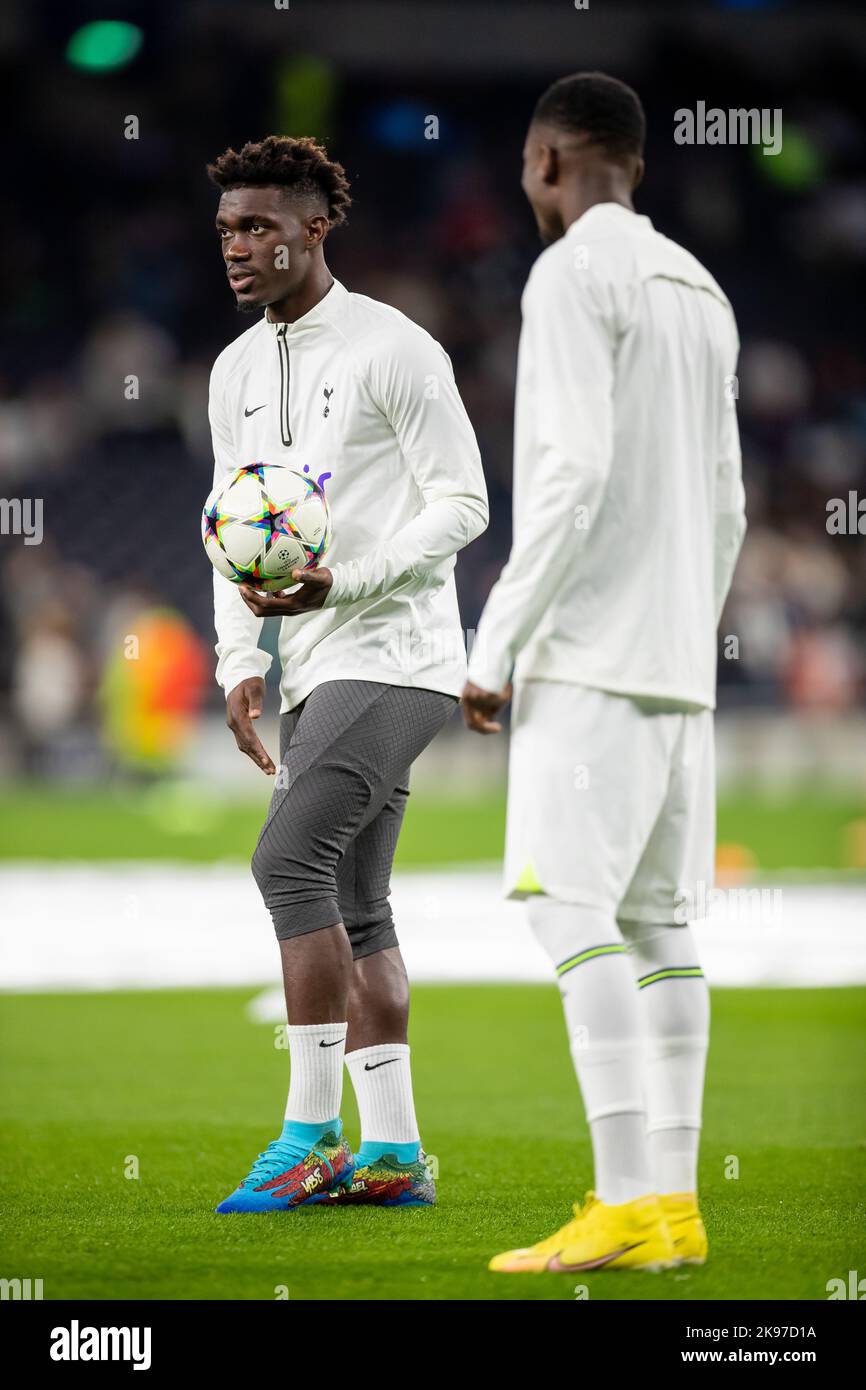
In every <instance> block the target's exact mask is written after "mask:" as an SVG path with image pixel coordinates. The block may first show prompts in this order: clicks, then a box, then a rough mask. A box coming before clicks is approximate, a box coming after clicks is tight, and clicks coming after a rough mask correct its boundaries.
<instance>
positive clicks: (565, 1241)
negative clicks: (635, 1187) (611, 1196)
mask: <svg viewBox="0 0 866 1390" xmlns="http://www.w3.org/2000/svg"><path fill="white" fill-rule="evenodd" d="M676 1263H677V1261H676V1257H675V1254H674V1243H673V1240H672V1238H671V1233H670V1231H669V1230H668V1225H667V1222H666V1221H665V1217H664V1213H663V1211H662V1208H661V1206H660V1204H659V1199H658V1197H657V1196H656V1195H655V1193H649V1194H648V1195H647V1196H646V1197H638V1198H636V1199H635V1200H634V1201H633V1202H623V1203H621V1204H620V1205H619V1206H608V1205H607V1203H605V1202H600V1201H599V1200H598V1198H597V1197H596V1195H595V1193H594V1192H587V1194H586V1201H585V1202H584V1205H583V1206H581V1205H580V1203H579V1202H575V1204H574V1220H573V1221H569V1222H568V1224H567V1225H565V1226H563V1228H562V1230H561V1231H557V1232H556V1235H553V1236H548V1238H547V1240H541V1241H539V1242H538V1244H537V1245H530V1246H529V1247H528V1248H526V1249H523V1250H507V1251H505V1253H504V1254H502V1255H494V1257H493V1259H492V1260H491V1261H490V1264H489V1266H488V1268H489V1269H492V1270H494V1271H495V1272H496V1273H499V1274H523V1273H529V1274H540V1273H541V1272H542V1271H543V1270H554V1271H558V1272H560V1273H565V1274H575V1273H577V1272H578V1271H580V1270H587V1271H589V1270H593V1269H645V1270H651V1271H656V1270H660V1269H670V1268H671V1267H672V1266H673V1265H675V1264H676Z"/></svg>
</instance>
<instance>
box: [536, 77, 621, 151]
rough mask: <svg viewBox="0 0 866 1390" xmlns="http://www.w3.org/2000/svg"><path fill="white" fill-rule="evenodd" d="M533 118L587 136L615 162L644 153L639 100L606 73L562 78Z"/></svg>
mask: <svg viewBox="0 0 866 1390" xmlns="http://www.w3.org/2000/svg"><path fill="white" fill-rule="evenodd" d="M532 119H533V121H539V122H541V123H542V124H544V125H552V126H556V127H557V128H558V129H560V130H567V131H570V132H571V133H573V134H578V133H580V134H587V135H589V136H590V138H591V140H592V143H593V144H596V145H599V146H600V147H601V148H602V149H603V150H604V151H605V153H606V154H608V155H609V156H610V157H611V158H612V159H622V158H624V157H625V156H627V155H638V156H639V155H642V154H643V147H644V140H645V138H646V116H645V115H644V109H643V107H642V105H641V101H640V97H639V96H638V94H637V92H634V91H632V89H631V87H629V86H627V85H626V83H625V82H620V81H619V79H618V78H616V77H608V76H607V74H606V73H604V72H576V73H573V74H572V76H571V77H561V78H560V79H559V81H558V82H554V83H553V85H552V86H550V87H548V89H547V91H546V92H545V93H544V94H543V96H541V97H540V98H539V100H538V104H537V105H536V108H535V111H534V112H533V116H532Z"/></svg>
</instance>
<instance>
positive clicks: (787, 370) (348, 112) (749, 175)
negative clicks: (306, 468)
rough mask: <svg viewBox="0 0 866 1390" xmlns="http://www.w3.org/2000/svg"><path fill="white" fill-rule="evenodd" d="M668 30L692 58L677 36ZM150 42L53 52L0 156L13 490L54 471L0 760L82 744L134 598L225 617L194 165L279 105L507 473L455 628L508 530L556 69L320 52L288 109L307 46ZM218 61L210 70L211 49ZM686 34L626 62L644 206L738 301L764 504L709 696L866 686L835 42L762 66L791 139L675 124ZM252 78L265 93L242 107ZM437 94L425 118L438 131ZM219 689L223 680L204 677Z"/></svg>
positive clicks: (21, 578)
mask: <svg viewBox="0 0 866 1390" xmlns="http://www.w3.org/2000/svg"><path fill="white" fill-rule="evenodd" d="M674 58H675V59H676V61H677V62H679V64H680V65H681V68H682V70H683V71H686V70H687V67H688V62H689V53H688V50H687V49H683V50H678V51H677V52H676V53H675V54H674ZM148 61H149V62H150V63H151V64H156V65H157V66H159V64H163V65H164V66H166V71H165V72H163V73H162V77H163V78H164V79H165V80H160V81H158V82H154V76H155V74H154V72H153V71H150V72H148V71H146V70H145V72H144V73H143V74H142V75H140V76H136V74H135V71H134V70H133V71H132V72H131V73H130V74H129V75H128V76H127V79H126V80H127V82H128V90H125V89H124V79H123V78H122V77H120V76H118V77H115V78H113V79H111V80H110V81H109V82H108V83H107V84H104V85H103V86H102V87H101V88H99V90H98V91H94V90H90V89H88V90H86V91H85V90H83V85H82V84H84V83H86V81H87V79H86V78H82V77H80V76H79V75H74V74H69V73H67V72H64V70H63V66H62V55H60V54H58V55H57V57H56V62H55V64H54V65H53V66H52V64H51V63H48V64H44V65H42V66H41V67H40V68H39V69H38V70H33V71H32V72H31V73H29V75H28V72H27V70H26V69H25V71H24V72H23V73H21V74H20V75H19V82H20V84H21V91H22V100H23V101H24V102H25V104H26V108H27V111H28V113H29V115H28V120H29V123H30V125H31V128H33V129H38V130H41V131H42V132H43V141H44V148H43V150H42V151H41V154H37V156H36V157H34V156H33V154H32V153H31V154H30V155H28V156H27V157H26V158H25V157H24V155H23V154H22V155H16V154H15V152H14V151H13V152H12V153H11V155H10V164H9V168H8V169H7V180H6V184H7V188H6V193H7V198H8V200H9V203H10V205H11V211H12V214H13V222H14V223H15V224H17V225H19V226H21V227H26V228H27V234H26V235H25V236H22V237H21V238H20V240H17V241H16V245H15V254H14V257H13V259H14V261H15V266H14V271H15V274H14V276H13V277H12V278H11V280H10V282H9V288H8V289H7V292H6V305H5V307H6V310H7V313H6V315H5V318H6V324H7V327H6V328H5V329H4V331H3V334H2V337H0V497H3V498H15V497H22V498H23V497H26V498H40V499H42V501H43V515H44V532H45V535H44V539H43V541H42V543H41V544H40V545H25V544H24V542H23V538H22V537H20V536H18V537H16V536H9V535H3V536H0V744H3V745H4V746H5V754H6V756H5V762H6V764H7V765H8V764H10V763H12V764H13V765H14V763H15V762H16V760H20V759H24V760H25V761H26V759H27V758H28V757H29V756H31V754H32V752H33V750H38V749H44V748H46V747H49V748H50V747H53V746H55V745H56V744H58V742H60V743H62V744H64V746H73V745H74V746H78V745H80V746H81V747H85V748H89V747H91V746H92V745H93V743H94V739H93V731H94V729H95V728H96V725H97V723H98V720H97V717H96V711H97V709H98V700H97V693H98V691H99V689H100V684H101V681H102V676H103V671H104V667H105V663H106V661H107V660H108V658H109V656H110V653H111V651H112V650H114V648H115V647H116V644H117V642H118V641H120V640H121V638H122V635H123V634H124V633H125V632H128V630H129V623H130V621H131V618H130V615H131V614H133V613H134V612H136V611H139V610H140V609H141V608H142V606H148V605H151V606H153V605H156V606H170V607H171V608H172V609H174V610H175V611H176V612H178V613H180V614H182V615H184V617H185V618H186V620H187V621H188V623H189V625H190V628H191V630H192V631H193V632H194V633H197V634H198V635H199V637H200V638H201V640H202V642H204V643H205V644H207V645H208V646H209V645H210V644H211V643H212V640H213V639H212V630H211V604H210V584H211V580H210V569H209V566H208V564H207V561H206V559H205V557H204V555H203V552H202V550H201V545H200V541H199V535H198V524H199V522H198V517H199V510H200V507H201V504H202V502H203V500H204V497H205V495H206V494H207V492H208V490H209V486H210V476H211V469H212V461H211V453H210V441H209V436H208V429H207V412H206V401H207V383H208V375H209V371H210V366H211V364H212V361H213V359H214V357H215V356H216V354H217V353H218V352H219V351H220V350H221V348H222V347H223V346H224V344H225V343H226V342H227V341H228V340H229V339H230V338H232V337H233V336H235V335H236V334H237V333H239V332H242V331H243V330H244V329H246V328H247V327H248V326H249V323H248V322H247V321H246V320H244V319H242V318H238V317H237V316H236V314H235V312H234V310H233V308H232V307H231V302H230V300H231V296H230V294H229V291H228V289H227V288H226V286H225V283H224V279H223V274H222V268H221V264H220V256H219V250H218V246H217V242H216V237H215V235H214V233H213V230H212V217H213V210H214V194H213V190H212V189H211V188H210V187H209V185H208V184H207V181H206V179H205V175H204V171H203V166H204V163H205V162H206V160H207V159H209V158H211V157H213V155H214V154H216V153H218V152H219V151H220V149H222V148H223V147H224V146H225V145H226V144H229V143H238V142H240V141H242V140H244V139H246V138H253V137H258V136H259V135H261V134H262V133H264V132H266V131H267V130H269V129H289V125H288V122H289V120H290V119H291V120H292V121H293V122H294V124H293V125H292V127H291V129H292V133H312V134H316V135H318V136H319V137H320V138H324V139H325V140H326V143H327V144H328V147H329V150H330V152H331V153H332V155H333V156H335V157H337V158H339V159H340V160H341V161H342V162H343V163H344V164H345V166H346V169H347V172H348V174H349V176H350V178H351V180H352V185H353V189H352V191H353V196H354V205H353V207H352V209H351V210H350V216H349V223H348V226H347V227H346V228H345V229H341V230H339V231H338V232H335V233H334V236H333V238H332V242H331V245H330V247H329V261H330V264H331V268H332V270H333V271H334V273H335V274H336V275H337V276H338V277H339V278H340V279H341V280H342V281H343V282H344V283H345V284H347V285H348V286H349V287H350V288H351V289H353V290H355V291H359V292H363V293H366V294H370V295H372V296H374V297H376V298H378V299H381V300H384V301H386V302H388V303H391V304H394V305H396V306H397V307H398V308H401V309H403V310H404V311H405V312H406V313H408V314H409V315H410V316H412V317H413V318H414V319H416V320H417V321H418V322H420V323H422V324H423V325H424V326H425V327H426V328H428V329H429V330H430V332H431V333H433V334H434V336H436V337H437V338H438V339H439V340H440V341H441V342H442V343H443V344H444V346H445V347H446V349H447V351H448V352H449V354H450V356H451V358H452V361H453V364H454V368H455V372H456V376H457V381H458V384H459V387H460V390H461V393H462V395H463V399H464V401H465V404H466V407H467V409H468V412H469V415H470V417H471V419H472V421H473V423H474V425H475V429H476V432H477V435H478V438H479V443H480V446H481V450H482V456H483V459H484V462H485V467H486V472H487V478H488V486H489V491H490V500H491V523H490V527H489V529H488V531H487V532H486V534H485V535H484V536H483V537H482V538H481V539H480V540H479V541H477V542H476V543H475V544H474V545H473V546H472V547H471V548H470V549H469V550H468V551H466V552H464V553H463V554H462V555H461V557H460V560H459V564H458V576H459V591H460V595H461V606H462V614H463V621H464V625H465V627H466V628H467V629H470V630H471V629H472V628H473V627H474V625H475V622H476V620H477V617H478V615H479V613H480V610H481V607H482V605H483V601H484V598H485V595H486V593H487V591H488V589H489V587H490V585H491V583H492V582H493V580H494V579H495V577H496V575H497V573H498V571H499V568H500V566H501V564H502V562H503V560H504V558H505V557H506V555H507V551H508V545H509V538H510V527H511V497H510V477H511V411H512V399H513V387H514V370H515V353H516V346H517V336H518V331H519V300H520V292H521V288H522V285H523V282H524V280H525V278H526V274H527V272H528V269H529V267H530V265H531V263H532V260H533V259H534V257H535V256H536V255H537V253H538V249H539V248H538V246H537V243H536V240H535V229H534V226H533V225H532V222H531V218H530V215H529V211H528V209H527V208H526V207H525V206H524V204H523V200H522V195H521V193H520V189H519V171H520V150H521V143H522V137H523V130H524V126H525V122H526V119H527V116H528V113H529V112H530V110H531V107H532V103H533V100H534V97H535V95H536V93H537V91H538V90H539V89H540V86H541V85H543V84H540V83H538V82H532V83H527V82H526V81H525V80H524V81H522V82H513V83H509V84H508V88H507V100H506V101H503V85H502V79H501V78H500V79H499V82H498V85H497V84H496V83H490V84H487V85H486V86H485V85H484V84H478V83H471V84H470V83H468V82H466V81H463V82H461V83H454V82H453V81H452V82H449V81H447V80H446V79H445V78H444V77H442V78H439V79H436V80H435V81H431V83H430V84H428V85H425V83H424V81H423V80H422V79H421V78H420V77H417V76H416V77H415V78H414V79H413V81H411V82H408V81H406V80H404V79H401V78H400V77H399V76H397V75H395V76H394V78H393V80H392V81H391V82H390V83H384V82H382V81H379V82H377V83H375V84H373V83H371V82H369V83H368V82H364V81H361V80H360V79H359V78H357V77H355V78H353V79H351V80H344V81H343V82H338V81H337V78H336V75H335V74H334V73H328V72H324V73H322V72H320V73H319V76H318V85H315V84H314V90H313V94H312V95H311V96H308V97H307V98H306V100H307V101H308V102H309V104H310V113H311V114H310V116H309V123H308V124H306V125H304V129H303V132H301V131H300V130H299V129H298V122H302V121H304V114H303V111H304V107H303V102H302V101H301V100H300V98H299V97H298V90H297V89H298V88H299V87H300V86H301V85H302V84H301V74H300V72H299V70H298V68H297V65H295V67H293V66H292V65H291V64H290V63H289V61H288V59H286V58H284V57H279V56H277V57H273V58H272V60H271V67H270V69H269V71H270V75H271V79H272V80H271V81H270V82H262V81H261V73H262V61H263V55H261V54H259V55H254V54H252V53H249V52H248V53H247V54H246V55H245V57H244V56H241V57H240V58H238V59H237V61H235V62H234V64H233V69H232V80H231V82H230V83H229V84H228V85H229V90H228V91H226V90H225V88H224V87H221V86H220V84H219V83H217V82H213V81H209V80H208V76H209V74H208V72H207V71H202V72H198V73H197V74H195V75H194V76H190V77H189V79H188V86H187V89H185V90H184V91H183V92H181V91H180V90H179V89H178V86H177V84H176V83H175V82H173V81H172V80H171V71H170V61H169V59H168V58H167V57H166V56H165V55H164V54H163V55H159V54H158V55H156V56H155V57H151V58H150V59H149V60H148ZM209 61H210V63H211V64H212V65H213V70H214V71H219V64H220V61H221V57H220V53H219V52H214V53H212V54H211V56H210V59H209ZM222 61H226V62H227V61H228V54H227V53H226V54H224V55H223V57H222ZM731 61H732V62H734V59H731ZM741 61H742V63H743V66H744V70H745V63H746V60H745V58H743V59H742V60H741ZM671 62H672V57H671V50H670V48H668V49H667V50H666V51H662V49H661V48H659V50H658V51H657V52H656V53H655V55H648V56H646V55H645V56H644V58H643V60H642V62H641V64H640V67H639V68H638V69H636V70H635V71H634V72H623V73H621V74H620V75H621V76H623V77H625V78H627V79H628V80H630V81H632V82H634V84H635V85H636V87H637V88H638V90H639V91H640V92H641V95H642V96H643V98H644V102H645V105H646V108H647V116H648V122H649V131H650V137H649V143H648V150H647V178H646V183H645V188H644V189H642V190H640V191H639V195H638V200H637V206H638V211H640V212H646V213H647V214H648V215H649V216H650V217H652V219H653V221H654V223H655V225H656V226H657V227H659V228H660V229H661V230H663V231H665V232H667V233H669V234H670V235H671V236H673V237H674V238H675V239H677V240H679V241H681V242H683V243H684V244H685V245H686V246H687V247H689V248H690V249H691V250H693V251H694V252H695V254H697V255H698V256H699V257H700V258H701V259H702V260H703V261H704V262H705V264H707V265H708V267H709V268H710V269H711V270H712V271H713V272H714V273H715V274H716V276H717V278H718V279H719V281H720V282H721V284H722V286H723V287H724V288H725V290H726V292H727V293H728V295H729V296H730V298H731V300H732V302H733V304H734V307H735V310H736V312H737V316H738V320H739V324H740V332H741V339H742V355H741V360H740V366H739V372H738V383H737V391H738V398H739V404H738V408H739V418H740V429H741V436H742V441H743V452H744V471H745V477H746V482H747V492H748V512H749V534H748V537H747V541H746V545H745V549H744V552H743V556H742V559H741V563H740V566H739V569H738V572H737V576H736V580H735V584H734V589H733V591H732V595H731V598H730V601H729V604H728V608H727V610H726V614H725V617H724V620H723V624H722V632H721V641H720V653H721V660H720V677H719V678H720V704H721V706H722V707H723V708H724V707H730V706H733V705H739V706H742V705H764V706H770V707H796V708H813V709H814V708H820V709H830V710H844V709H847V708H851V707H855V706H857V705H861V704H862V703H863V702H864V699H866V660H864V633H866V546H864V543H863V540H862V537H858V536H857V535H855V534H848V535H837V534H831V533H830V532H829V531H828V527H827V508H828V503H830V501H831V499H833V498H847V497H848V494H849V492H851V491H853V492H855V493H857V495H858V496H860V497H866V349H864V344H863V339H862V325H861V324H860V323H859V321H858V314H859V310H858V307H857V298H858V294H857V289H858V285H859V286H860V287H861V288H862V279H863V271H864V264H866V184H864V181H863V175H862V169H861V168H860V167H859V162H858V161H859V147H860V144H861V142H862V131H861V130H860V129H858V127H857V125H856V123H855V120H854V117H853V116H852V115H851V109H852V107H851V104H850V103H849V101H848V100H847V98H848V95H849V94H850V91H849V89H850V80H851V79H850V74H849V73H848V72H847V69H846V67H845V60H844V56H842V55H838V54H837V55H836V57H835V59H834V63H835V67H834V66H832V65H831V67H830V69H829V70H828V71H827V72H826V73H825V78H824V82H823V90H824V92H825V95H824V97H823V99H822V100H821V101H818V102H816V101H815V100H814V99H813V100H811V101H810V103H809V104H808V105H806V104H805V103H803V102H800V101H798V96H797V92H796V90H794V89H792V90H790V91H787V92H782V93H775V94H774V95H773V100H772V103H771V104H772V105H774V106H776V105H780V106H781V107H782V109H783V111H784V113H785V120H786V127H785V136H786V145H785V147H784V148H783V151H782V154H781V155H779V156H777V157H775V159H773V158H767V157H762V156H761V153H760V150H757V151H755V150H753V149H749V148H743V147H728V148H716V149H709V148H702V149H697V148H688V147H682V146H677V145H676V144H675V143H674V141H673V107H674V106H675V105H677V104H678V103H677V102H676V101H672V100H671V97H670V92H669V90H668V87H667V85H666V82H665V78H664V77H663V74H669V73H670V71H671ZM254 68H255V70H256V71H257V73H258V77H257V81H256V83H255V84H252V83H248V84H247V85H246V86H244V77H245V76H246V77H248V78H249V77H250V76H251V74H252V72H253V70H254ZM293 73H294V74H295V86H294V87H293ZM553 75H555V74H550V76H553ZM211 76H212V73H211ZM726 76H727V77H728V87H727V88H725V90H728V89H730V90H736V87H737V84H736V81H735V80H733V79H732V78H731V72H730V70H729V71H728V73H727V74H726ZM734 77H736V71H734ZM305 81H306V82H307V86H306V87H304V91H307V90H308V88H309V86H310V82H309V74H307V77H306V78H305ZM708 81H709V79H708ZM25 82H26V83H27V86H26V91H25ZM145 83H146V86H147V97H146V100H145V97H144V95H143V84H145ZM241 91H243V92H244V93H245V96H246V95H247V94H249V93H253V95H252V96H251V98H250V100H249V101H245V105H244V114H243V119H240V120H239V119H238V118H237V115H236V112H237V106H236V105H235V104H234V100H233V98H234V97H236V96H237V94H238V93H239V92H241ZM137 102H140V104H141V108H142V122H141V133H140V136H139V138H138V139H137V140H134V141H132V140H126V139H125V138H124V137H123V134H122V119H121V114H120V113H121V112H125V111H127V110H136V109H137V108H136V103H137ZM281 103H282V104H281ZM287 103H288V104H287ZM431 111H432V112H436V113H438V117H439V135H438V138H437V139H436V140H430V139H427V138H425V117H426V115H427V114H428V113H429V112H431ZM31 118H32V119H31ZM16 159H18V160H19V161H20V164H19V167H16ZM49 161H50V169H51V176H50V178H49V179H47V180H46V179H45V168H46V167H48V164H49ZM37 194H38V197H37V198H36V202H35V204H34V202H33V200H34V196H35V195H37ZM34 207H35V208H39V207H41V209H42V213H43V215H41V216H39V215H37V213H36V212H35V211H34ZM864 529H866V520H864ZM683 582H684V583H687V582H688V576H687V575H684V577H683ZM731 637H734V638H735V639H736V640H735V641H733V642H731V641H730V638H731ZM208 698H209V699H210V700H212V701H213V702H214V706H216V704H217V703H218V702H219V700H220V698H221V697H220V693H219V692H218V691H217V690H216V687H213V689H212V690H210V691H209V693H208ZM28 750H30V751H29V752H28ZM2 760H3V759H2V755H0V761H2ZM85 761H86V760H85Z"/></svg>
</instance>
